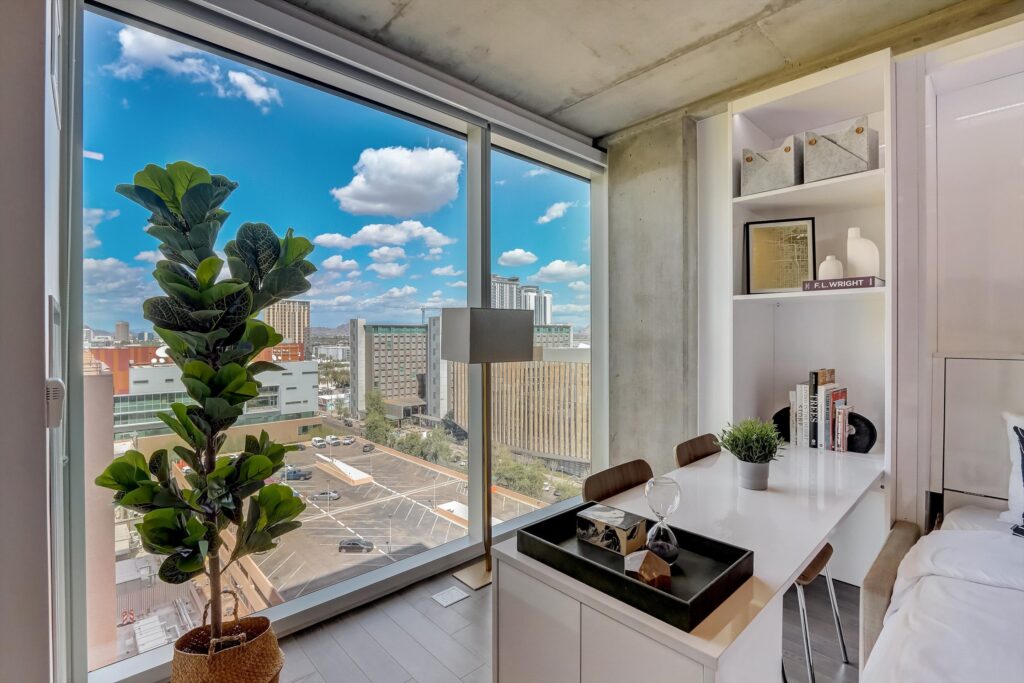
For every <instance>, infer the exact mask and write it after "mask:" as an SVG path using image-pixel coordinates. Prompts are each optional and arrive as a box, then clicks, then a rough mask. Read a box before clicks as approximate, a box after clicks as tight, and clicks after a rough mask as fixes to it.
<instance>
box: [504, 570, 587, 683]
mask: <svg viewBox="0 0 1024 683" xmlns="http://www.w3.org/2000/svg"><path fill="white" fill-rule="evenodd" d="M495 568H496V569H497V584H496V588H497V591H498V601H497V620H496V622H497V629H498V630H497V634H496V645H497V653H496V654H497V662H496V671H497V679H496V680H497V681H498V682H499V683H537V682H538V681H551V683H555V682H556V681H557V683H579V680H580V603H578V602H577V601H575V600H573V599H572V598H570V597H569V596H567V595H564V594H562V593H559V592H558V591H556V590H555V589H554V588H551V587H550V586H548V585H547V584H545V583H541V582H540V581H537V580H536V579H534V578H532V577H530V576H528V575H526V574H524V573H523V572H521V571H519V570H518V569H515V568H513V567H510V566H509V565H508V564H505V563H502V562H500V561H499V562H498V564H497V566H496V567H495Z"/></svg>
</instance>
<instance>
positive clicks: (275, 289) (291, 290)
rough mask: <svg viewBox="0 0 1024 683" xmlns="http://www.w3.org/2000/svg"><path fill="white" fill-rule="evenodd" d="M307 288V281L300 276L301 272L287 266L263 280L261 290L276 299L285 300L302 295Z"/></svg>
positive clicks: (272, 272)
mask: <svg viewBox="0 0 1024 683" xmlns="http://www.w3.org/2000/svg"><path fill="white" fill-rule="evenodd" d="M309 288H310V284H309V280H307V279H306V276H305V275H303V274H302V271H301V270H299V269H298V268H296V267H294V266H287V267H285V268H277V269H275V270H273V271H271V272H270V273H269V274H268V275H267V277H266V278H264V280H263V286H262V288H261V290H262V291H264V292H267V293H269V294H271V295H272V296H274V297H276V298H277V299H287V298H288V297H290V296H295V295H296V294H302V293H303V292H306V291H308V290H309Z"/></svg>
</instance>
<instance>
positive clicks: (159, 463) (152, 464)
mask: <svg viewBox="0 0 1024 683" xmlns="http://www.w3.org/2000/svg"><path fill="white" fill-rule="evenodd" d="M149 473H150V474H152V475H153V476H154V477H156V479H157V481H159V482H160V483H162V484H163V483H166V482H167V480H168V479H170V458H169V457H168V455H167V450H166V449H163V448H161V449H160V450H158V451H153V455H151V456H149Z"/></svg>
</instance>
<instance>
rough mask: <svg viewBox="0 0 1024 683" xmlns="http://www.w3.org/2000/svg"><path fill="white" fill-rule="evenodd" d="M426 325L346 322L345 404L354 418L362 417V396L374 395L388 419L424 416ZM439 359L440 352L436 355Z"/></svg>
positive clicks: (425, 403) (363, 405)
mask: <svg viewBox="0 0 1024 683" xmlns="http://www.w3.org/2000/svg"><path fill="white" fill-rule="evenodd" d="M427 327H428V326H427V325H399V324H383V325H375V324H367V322H366V321H365V320H363V319H362V318H353V319H352V320H350V321H349V348H350V354H351V358H352V360H351V370H350V380H349V402H350V409H351V411H352V414H353V415H354V416H362V415H364V414H365V413H366V395H367V393H369V392H371V391H376V392H378V393H379V394H380V397H381V398H382V399H383V400H384V404H385V409H386V410H387V411H388V414H389V415H390V416H392V417H395V418H398V419H401V418H403V417H408V416H409V415H414V414H418V413H423V412H426V411H425V408H426V406H427V401H426V399H425V398H424V397H425V395H426V394H427V391H426V386H425V384H426V382H427V364H428V356H429V355H430V354H428V349H427ZM436 356H437V358H438V360H439V359H440V351H438V352H437V354H436Z"/></svg>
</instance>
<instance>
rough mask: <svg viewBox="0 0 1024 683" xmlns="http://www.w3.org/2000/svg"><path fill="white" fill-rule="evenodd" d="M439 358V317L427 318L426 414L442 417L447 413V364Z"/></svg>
mask: <svg viewBox="0 0 1024 683" xmlns="http://www.w3.org/2000/svg"><path fill="white" fill-rule="evenodd" d="M449 365H450V363H449V362H448V361H445V360H441V318H440V316H433V317H431V318H428V319H427V376H426V392H427V395H426V401H427V415H430V416H432V417H438V418H443V417H445V416H447V415H448V366H449Z"/></svg>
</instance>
